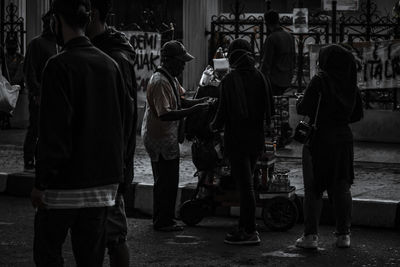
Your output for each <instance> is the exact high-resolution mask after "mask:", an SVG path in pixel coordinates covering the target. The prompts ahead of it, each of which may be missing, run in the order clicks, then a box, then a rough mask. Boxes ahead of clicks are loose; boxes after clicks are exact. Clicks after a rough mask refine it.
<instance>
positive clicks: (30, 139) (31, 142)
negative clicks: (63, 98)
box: [24, 96, 39, 164]
mask: <svg viewBox="0 0 400 267" xmlns="http://www.w3.org/2000/svg"><path fill="white" fill-rule="evenodd" d="M38 122H39V105H37V104H36V103H35V101H34V98H33V97H31V96H30V97H29V125H28V129H27V132H26V136H25V141H24V162H25V164H27V163H28V162H30V161H32V162H34V159H35V151H36V142H37V138H38Z"/></svg>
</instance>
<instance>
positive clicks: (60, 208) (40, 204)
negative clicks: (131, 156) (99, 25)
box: [31, 0, 131, 267]
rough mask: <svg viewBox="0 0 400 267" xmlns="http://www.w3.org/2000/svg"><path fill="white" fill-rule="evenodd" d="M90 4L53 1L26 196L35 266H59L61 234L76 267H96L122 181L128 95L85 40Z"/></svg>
mask: <svg viewBox="0 0 400 267" xmlns="http://www.w3.org/2000/svg"><path fill="white" fill-rule="evenodd" d="M90 10H91V8H90V2H89V0H54V1H53V4H52V12H53V16H52V18H53V22H52V28H53V30H54V32H55V35H56V40H57V44H58V45H60V46H62V47H63V48H62V51H61V53H59V54H58V55H56V56H54V57H52V58H51V59H49V60H48V62H47V64H46V67H45V69H44V71H43V83H42V95H41V103H40V118H39V138H38V157H37V164H36V177H35V186H34V189H33V190H32V193H31V198H32V204H33V206H34V207H37V212H36V215H35V236H34V260H35V263H36V265H37V266H63V257H62V246H63V243H64V241H65V238H66V237H67V234H68V232H69V233H70V235H71V243H72V250H73V252H74V256H75V261H76V265H77V266H94V267H95V266H102V265H103V259H104V252H105V247H106V223H107V212H108V207H110V206H114V205H115V196H116V195H117V190H118V186H119V184H120V183H122V182H123V180H124V172H123V171H124V166H123V165H124V158H125V157H126V155H125V150H124V146H125V144H124V123H125V121H127V119H126V116H130V115H131V113H127V112H126V110H127V107H126V105H125V104H126V101H125V100H126V99H127V97H129V95H128V92H127V91H126V89H125V84H124V81H123V78H122V75H121V72H120V70H119V67H118V65H117V63H116V62H115V61H114V60H112V59H111V58H110V57H108V56H107V55H105V54H104V53H103V52H101V51H100V50H99V49H97V48H95V47H94V46H93V45H92V44H91V43H90V41H89V39H88V38H87V37H85V35H84V34H85V30H84V29H85V27H86V25H87V24H88V22H89V20H90Z"/></svg>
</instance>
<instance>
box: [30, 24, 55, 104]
mask: <svg viewBox="0 0 400 267" xmlns="http://www.w3.org/2000/svg"><path fill="white" fill-rule="evenodd" d="M56 53H57V45H56V38H55V37H54V36H53V34H52V33H51V32H50V30H49V29H45V30H44V31H43V33H42V34H41V35H40V36H38V37H35V38H34V39H32V41H31V42H30V43H29V45H28V48H27V51H26V54H25V60H24V67H23V70H24V76H25V83H26V86H27V89H28V92H29V96H31V97H38V96H40V87H41V84H42V82H41V81H42V72H43V69H44V66H45V65H46V62H47V60H48V59H49V58H50V57H52V56H54V55H55V54H56Z"/></svg>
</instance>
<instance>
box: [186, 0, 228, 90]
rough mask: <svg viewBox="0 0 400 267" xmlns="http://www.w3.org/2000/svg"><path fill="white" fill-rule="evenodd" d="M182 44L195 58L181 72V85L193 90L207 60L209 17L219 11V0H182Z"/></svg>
mask: <svg viewBox="0 0 400 267" xmlns="http://www.w3.org/2000/svg"><path fill="white" fill-rule="evenodd" d="M182 6H183V44H184V45H185V47H186V49H187V50H188V52H189V53H190V54H192V55H193V56H194V57H195V59H194V60H192V61H191V62H188V63H187V64H186V67H185V71H184V72H183V87H184V88H185V89H186V90H195V89H196V88H197V85H198V83H199V80H200V78H201V74H202V72H203V71H204V69H205V68H206V66H207V61H208V39H209V38H210V36H207V35H206V31H210V25H211V17H212V16H213V15H218V14H219V12H220V6H221V1H220V0H217V1H216V0H196V1H193V0H183V5H182Z"/></svg>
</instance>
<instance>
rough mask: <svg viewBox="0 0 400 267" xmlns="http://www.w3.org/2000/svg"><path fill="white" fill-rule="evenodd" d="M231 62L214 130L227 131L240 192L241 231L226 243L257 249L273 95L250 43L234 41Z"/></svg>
mask: <svg viewBox="0 0 400 267" xmlns="http://www.w3.org/2000/svg"><path fill="white" fill-rule="evenodd" d="M228 58H229V64H230V67H231V69H232V71H231V72H230V73H228V74H227V75H226V76H225V77H224V78H223V79H222V81H221V85H220V86H221V87H220V88H221V93H220V98H219V106H218V111H217V114H216V115H215V118H214V120H213V122H212V124H211V128H213V129H222V128H223V127H225V128H224V146H225V151H224V152H225V155H226V156H227V157H228V158H229V160H230V164H231V174H232V177H233V178H234V179H235V180H236V182H237V185H238V189H239V191H240V219H239V227H238V229H236V230H234V231H232V232H231V233H228V234H227V236H226V238H225V241H224V242H225V243H228V244H234V245H255V244H259V243H260V237H259V234H258V232H257V231H256V224H255V210H256V200H255V193H254V181H253V173H254V168H255V163H256V160H257V158H258V156H259V155H260V154H261V152H262V151H263V148H264V120H267V123H269V122H270V117H271V113H272V110H273V102H272V98H271V95H272V94H271V91H270V88H269V87H268V85H267V83H266V81H265V79H264V76H263V75H262V74H261V72H259V71H258V70H257V69H256V68H255V66H254V65H255V60H254V57H253V54H252V49H251V47H250V44H249V42H247V41H246V40H243V39H236V40H234V41H233V42H232V43H231V44H230V46H229V48H228Z"/></svg>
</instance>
